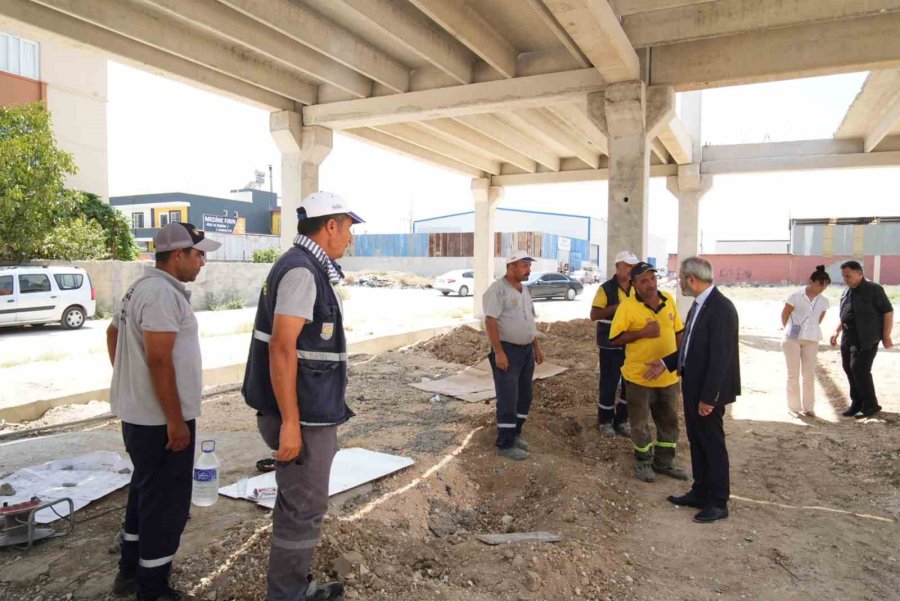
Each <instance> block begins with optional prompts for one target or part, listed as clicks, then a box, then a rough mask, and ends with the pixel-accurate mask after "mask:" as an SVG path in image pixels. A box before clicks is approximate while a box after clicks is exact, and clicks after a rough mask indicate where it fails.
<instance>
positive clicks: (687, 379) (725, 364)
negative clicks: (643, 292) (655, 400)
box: [681, 288, 741, 405]
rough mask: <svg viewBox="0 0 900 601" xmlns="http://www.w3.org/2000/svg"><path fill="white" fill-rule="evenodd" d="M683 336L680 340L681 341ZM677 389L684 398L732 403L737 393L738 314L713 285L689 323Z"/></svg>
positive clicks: (712, 402) (738, 369) (705, 401)
mask: <svg viewBox="0 0 900 601" xmlns="http://www.w3.org/2000/svg"><path fill="white" fill-rule="evenodd" d="M684 342H685V341H684V340H683V341H682V344H684ZM687 353H688V354H687V356H686V357H685V359H684V363H685V369H684V373H683V374H682V376H681V392H682V395H683V396H684V399H685V401H688V402H691V403H696V402H698V401H703V402H704V403H707V404H709V405H727V404H728V403H733V402H734V401H735V397H737V396H738V395H739V394H741V366H740V358H739V352H738V314H737V310H736V309H735V308H734V304H732V302H731V301H730V300H728V299H727V298H726V297H725V295H723V294H722V293H721V292H719V290H718V288H714V289H713V291H712V292H710V294H709V297H708V298H707V299H706V302H704V303H703V307H702V308H701V309H700V313H699V314H697V316H696V318H695V320H694V323H693V325H692V326H691V343H690V346H688V349H687Z"/></svg>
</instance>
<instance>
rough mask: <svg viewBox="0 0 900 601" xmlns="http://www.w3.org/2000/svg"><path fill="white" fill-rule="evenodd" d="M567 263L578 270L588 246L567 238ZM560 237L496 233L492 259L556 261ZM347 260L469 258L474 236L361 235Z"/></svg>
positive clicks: (444, 234) (461, 234) (587, 253)
mask: <svg viewBox="0 0 900 601" xmlns="http://www.w3.org/2000/svg"><path fill="white" fill-rule="evenodd" d="M569 241H570V251H569V252H568V257H567V261H566V262H568V263H569V264H570V265H577V266H579V267H580V266H581V262H582V261H586V260H588V259H589V257H590V242H588V241H587V240H576V239H573V238H569ZM558 249H559V236H557V235H555V234H546V233H541V232H497V233H495V234H494V256H497V257H505V256H507V255H509V254H510V253H511V252H512V251H513V250H524V251H527V252H528V253H529V254H531V255H532V256H534V257H541V258H543V259H554V260H556V259H559V258H560V257H561V253H560V251H559V250H558ZM347 254H348V255H349V256H355V257H471V256H473V255H474V254H475V234H472V233H465V232H462V233H433V234H362V235H360V236H354V237H353V245H352V246H351V247H350V249H349V251H348V253H347Z"/></svg>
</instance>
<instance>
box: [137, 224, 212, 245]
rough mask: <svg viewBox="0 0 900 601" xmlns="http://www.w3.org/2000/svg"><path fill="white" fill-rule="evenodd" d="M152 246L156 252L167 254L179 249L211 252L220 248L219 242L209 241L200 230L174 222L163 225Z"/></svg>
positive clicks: (190, 225) (191, 225)
mask: <svg viewBox="0 0 900 601" xmlns="http://www.w3.org/2000/svg"><path fill="white" fill-rule="evenodd" d="M153 245H154V246H155V247H156V250H157V252H167V251H170V250H177V249H179V248H196V249H197V250H202V251H203V252H212V251H214V250H216V249H217V248H219V247H220V246H222V243H221V242H216V241H215V240H210V239H209V238H207V237H206V234H204V233H203V231H202V230H198V229H197V228H195V227H194V225H193V224H191V223H181V222H177V221H174V222H172V223H169V224H167V225H165V226H164V227H163V228H162V229H160V230H159V231H158V232H156V236H154V237H153Z"/></svg>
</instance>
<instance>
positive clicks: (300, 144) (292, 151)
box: [269, 111, 333, 249]
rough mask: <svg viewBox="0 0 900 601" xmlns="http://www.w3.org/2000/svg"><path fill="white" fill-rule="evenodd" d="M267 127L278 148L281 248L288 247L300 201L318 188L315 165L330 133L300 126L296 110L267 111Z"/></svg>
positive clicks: (323, 154)
mask: <svg viewBox="0 0 900 601" xmlns="http://www.w3.org/2000/svg"><path fill="white" fill-rule="evenodd" d="M269 131H270V132H271V134H272V138H273V139H274V140H275V144H276V145H277V146H278V150H280V151H281V248H282V249H288V248H290V247H291V245H292V244H293V243H294V237H295V236H296V235H297V207H299V206H300V201H301V200H302V199H304V198H305V197H306V196H307V195H309V194H312V193H313V192H318V191H319V167H320V166H321V165H322V162H323V161H324V160H325V158H326V157H327V156H328V154H329V153H330V152H331V147H332V138H333V134H332V131H331V130H330V129H326V128H324V127H319V126H313V127H303V126H302V121H301V117H300V113H295V112H293V111H279V112H275V113H271V114H270V115H269Z"/></svg>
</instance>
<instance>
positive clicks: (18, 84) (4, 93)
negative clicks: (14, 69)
mask: <svg viewBox="0 0 900 601" xmlns="http://www.w3.org/2000/svg"><path fill="white" fill-rule="evenodd" d="M46 98H47V84H45V83H41V82H40V81H36V80H34V79H28V78H27V77H19V76H18V75H13V74H12V73H5V72H3V71H0V106H14V105H17V104H27V103H29V102H37V101H38V100H45V99H46Z"/></svg>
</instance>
